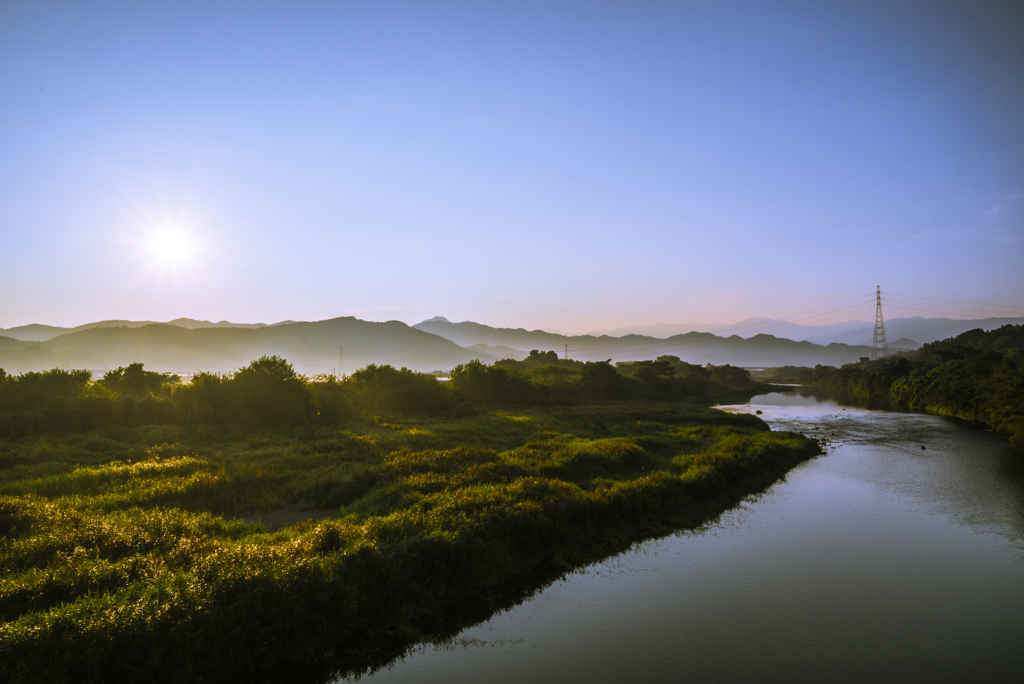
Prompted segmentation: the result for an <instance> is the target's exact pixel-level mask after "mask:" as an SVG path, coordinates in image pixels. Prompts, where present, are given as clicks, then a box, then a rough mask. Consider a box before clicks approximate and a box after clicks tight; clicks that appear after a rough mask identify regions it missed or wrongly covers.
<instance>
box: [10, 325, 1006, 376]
mask: <svg viewBox="0 0 1024 684" xmlns="http://www.w3.org/2000/svg"><path fill="white" fill-rule="evenodd" d="M752 321H755V322H754V323H751V322H747V323H749V324H750V325H755V324H759V325H762V326H763V329H772V326H776V325H777V324H778V323H780V322H778V321H772V320H771V319H752ZM1014 322H1024V319H984V320H981V321H958V320H951V319H923V318H911V319H894V320H893V321H890V322H888V323H886V329H887V331H890V332H889V339H892V338H893V337H896V336H897V335H900V336H902V335H904V334H907V332H909V333H910V334H916V335H917V336H916V337H913V338H911V337H910V336H909V335H907V337H903V338H902V339H898V340H895V341H893V342H890V343H889V349H890V351H895V350H899V349H907V350H910V349H916V348H917V347H919V346H920V345H919V344H918V342H921V341H926V342H930V341H934V340H936V339H944V338H946V337H950V336H953V335H956V334H959V333H960V332H964V331H966V330H971V329H974V328H986V329H991V328H995V327H999V326H1000V325H1003V324H1004V323H1014ZM781 323H785V322H784V321H783V322H781ZM786 325H790V324H786ZM736 328H737V326H732V329H733V330H735V329H736ZM905 331H906V332H905ZM872 333H873V328H851V329H848V330H845V331H840V332H836V333H833V334H832V335H831V336H830V337H831V338H842V340H840V339H829V338H828V337H827V338H818V340H817V341H818V342H825V344H819V343H815V341H808V340H794V339H789V338H787V337H780V336H773V335H771V334H765V333H757V334H753V335H751V336H749V337H743V336H741V335H738V334H734V335H730V336H727V337H724V336H719V335H715V334H713V333H711V332H703V331H700V332H698V331H690V332H686V333H679V334H674V335H670V336H668V337H656V336H653V335H642V334H635V333H633V334H624V335H619V336H612V335H563V334H559V333H552V332H547V331H544V330H524V329H522V328H494V327H491V326H487V325H483V324H480V323H474V322H470V321H467V322H462V323H452V322H450V321H448V320H447V319H445V318H443V317H440V316H438V317H434V318H431V319H429V320H426V321H423V322H421V323H417V324H416V325H414V326H409V325H406V324H405V323H401V322H399V321H389V322H386V323H375V322H370V321H363V320H359V319H357V318H352V317H344V318H333V319H329V320H324V321H316V322H295V321H282V322H279V323H274V324H271V325H267V324H263V323H255V324H236V323H230V322H228V321H220V322H218V323H211V322H209V321H197V320H193V319H186V318H182V319H177V320H174V321H170V322H168V323H155V322H152V321H99V322H96V323H89V324H86V325H81V326H78V327H76V328H57V327H53V326H44V325H27V326H21V327H18V328H11V329H8V330H0V368H4V369H6V370H7V371H8V372H13V373H17V372H23V371H29V370H47V369H50V368H55V367H60V368H87V369H90V370H93V371H96V372H97V373H99V372H102V371H105V370H110V369H113V368H117V367H119V366H126V365H128V364H130V363H133V362H137V361H138V362H142V363H144V364H145V366H146V367H147V368H148V369H150V370H155V371H164V372H176V373H191V372H194V371H195V370H197V369H198V370H204V371H223V372H231V371H234V370H236V369H238V368H240V367H243V366H245V365H248V363H249V362H250V361H252V360H253V359H256V358H258V357H260V356H262V355H264V354H276V355H278V356H282V357H284V358H285V359H287V360H288V361H290V362H291V363H292V364H293V365H294V366H295V368H296V370H298V371H299V372H301V373H304V374H307V375H312V374H316V373H324V372H333V373H339V374H340V373H345V372H349V373H351V372H352V371H354V370H356V369H359V368H362V367H365V366H367V365H369V364H371V363H375V364H390V365H393V366H396V367H400V366H406V367H408V368H411V369H413V370H418V371H424V372H429V371H434V370H450V369H451V368H453V367H454V366H456V365H458V364H460V363H466V362H468V361H471V360H473V359H478V360H480V361H483V362H485V363H491V362H493V361H495V360H498V359H501V358H523V357H525V356H526V355H527V354H529V352H530V351H531V350H534V349H537V350H540V351H555V352H556V353H558V354H559V355H560V356H568V357H570V358H574V359H578V360H584V361H603V360H608V359H610V360H612V361H633V360H643V359H653V358H657V357H658V356H661V355H672V356H678V357H679V358H681V359H682V360H684V361H688V362H690V363H698V364H702V365H703V364H706V363H712V364H716V365H721V364H732V365H736V366H745V367H752V368H762V367H770V366H783V365H798V366H814V365H817V364H819V363H820V364H824V365H831V366H839V365H842V364H844V363H849V362H851V361H856V360H857V359H858V358H860V357H864V356H870V355H871V347H870V342H871V338H872ZM915 340H916V341H915ZM847 341H856V342H861V343H860V344H849V343H848V342H847Z"/></svg>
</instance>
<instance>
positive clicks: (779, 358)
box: [413, 318, 871, 368]
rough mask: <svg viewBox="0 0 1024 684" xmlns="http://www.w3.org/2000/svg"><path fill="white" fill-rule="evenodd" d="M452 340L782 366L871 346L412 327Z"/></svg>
mask: <svg viewBox="0 0 1024 684" xmlns="http://www.w3.org/2000/svg"><path fill="white" fill-rule="evenodd" d="M413 327H414V328H417V329H419V330H423V331H425V332H430V333H433V334H435V335H438V336H440V337H444V338H446V339H449V340H451V341H452V342H454V343H455V344H458V345H459V346H462V347H472V348H475V349H483V348H484V347H483V346H479V345H486V348H490V349H494V348H501V347H505V348H511V349H513V350H516V351H518V352H520V353H521V354H522V355H523V356H525V355H526V353H527V352H528V351H530V350H533V349H537V350H540V351H554V352H556V353H557V354H558V355H559V356H562V355H563V354H567V355H568V356H569V358H574V359H577V360H583V361H603V360H607V359H610V360H612V361H637V360H644V359H654V358H657V357H658V356H663V355H669V356H678V357H679V358H680V359H682V360H683V361H687V362H689V363H697V364H701V365H703V364H705V363H712V364H715V365H723V364H731V365H734V366H746V367H752V368H756V367H770V366H785V365H810V366H814V365H817V364H819V363H820V364H825V365H833V366H834V365H842V364H844V363H850V362H852V361H856V360H857V359H858V358H860V357H862V356H870V355H871V347H870V346H850V345H845V344H833V345H828V346H822V345H815V344H813V343H811V342H806V341H802V342H797V341H794V340H789V339H785V338H780V337H774V336H772V335H755V336H753V337H751V338H749V339H744V338H742V337H739V336H738V335H733V336H731V337H719V336H717V335H713V334H711V333H704V332H690V333H686V334H685V335H673V336H672V337H669V338H657V337H648V336H645V335H624V336H622V337H611V336H608V335H602V336H594V335H556V334H553V333H549V332H545V331H543V330H524V329H523V328H492V327H490V326H487V325H483V324H481V323H474V322H472V321H466V322H463V323H451V322H450V321H448V320H444V319H442V320H438V319H437V318H434V319H429V320H426V321H422V322H420V323H417V324H416V325H414V326H413Z"/></svg>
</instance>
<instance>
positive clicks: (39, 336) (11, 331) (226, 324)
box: [0, 318, 295, 342]
mask: <svg viewBox="0 0 1024 684" xmlns="http://www.w3.org/2000/svg"><path fill="white" fill-rule="evenodd" d="M294 322H295V321H281V322H280V323H271V324H270V325H269V326H268V325H267V324H266V323H232V322H230V321H218V322H217V323H211V322H210V321H198V320H195V319H193V318H175V319H174V320H173V321H167V323H166V324H165V325H173V326H176V327H178V328H189V329H196V328H267V327H272V326H276V325H288V324H289V323H294ZM145 325H160V323H159V322H158V321H114V320H111V321H96V322H95V323H86V324H85V325H79V326H76V327H74V328H60V327H57V326H53V325H40V324H38V323H33V324H30V325H20V326H17V327H14V328H7V329H6V330H5V329H3V328H0V335H2V336H4V337H10V338H12V339H15V340H22V341H24V342H45V341H46V340H52V339H53V338H54V337H57V336H58V335H66V334H67V333H76V332H80V331H82V330H90V329H92V328H141V327H142V326H145Z"/></svg>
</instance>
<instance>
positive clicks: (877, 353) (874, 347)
mask: <svg viewBox="0 0 1024 684" xmlns="http://www.w3.org/2000/svg"><path fill="white" fill-rule="evenodd" d="M875 302H876V304H875V339H874V340H872V342H871V360H872V361H874V360H875V359H878V358H882V359H884V358H885V357H886V356H888V355H889V345H888V344H886V342H885V321H884V320H882V286H881V285H879V286H878V287H877V289H876V290H875Z"/></svg>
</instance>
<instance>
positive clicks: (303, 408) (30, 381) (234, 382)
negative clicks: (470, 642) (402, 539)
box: [0, 351, 760, 437]
mask: <svg viewBox="0 0 1024 684" xmlns="http://www.w3.org/2000/svg"><path fill="white" fill-rule="evenodd" d="M543 364H549V365H543ZM759 387H760V386H759V385H758V384H757V383H754V382H752V381H751V380H750V378H749V376H748V375H747V372H746V371H745V370H743V369H740V368H733V367H732V366H719V367H714V366H708V367H707V368H703V367H700V366H694V365H692V364H688V363H685V362H683V361H680V360H679V359H678V358H676V357H672V356H666V357H661V358H659V359H658V360H657V361H641V362H635V363H620V364H618V365H617V366H613V365H612V364H611V363H610V362H590V363H584V362H581V361H571V360H565V359H558V357H557V356H556V355H554V352H547V353H545V352H537V351H534V352H532V353H531V354H530V357H529V358H528V360H527V361H526V362H511V361H509V362H499V363H496V364H495V365H493V366H487V365H485V364H483V363H480V362H479V361H471V362H469V363H466V364H463V365H460V366H457V367H456V368H455V369H453V370H452V372H451V374H450V380H449V381H448V382H441V381H439V380H438V379H437V378H435V377H433V376H432V375H426V374H422V373H416V372H414V371H411V370H409V369H408V368H401V369H396V368H394V367H392V366H387V365H381V366H377V365H369V366H367V367H366V368H363V369H361V370H359V371H356V372H355V373H354V374H353V375H352V376H351V377H348V378H343V379H342V378H337V377H334V376H317V377H314V378H313V379H311V380H310V379H307V378H305V377H303V376H301V375H299V374H298V373H296V372H295V370H294V369H293V368H292V366H291V364H289V363H288V362H287V361H285V360H284V359H282V358H280V357H277V356H263V357H261V358H259V359H257V360H256V361H253V362H252V363H250V364H249V365H248V366H246V367H245V368H242V369H240V370H239V371H237V372H236V373H234V374H233V375H228V376H221V375H215V374H212V373H197V374H196V375H195V376H193V377H192V379H191V382H188V383H182V382H181V381H180V379H179V378H178V376H175V375H164V374H161V373H154V372H152V371H147V370H145V368H143V365H142V364H141V363H133V364H131V365H129V366H127V367H123V368H117V369H116V370H113V371H109V372H108V373H106V374H105V375H104V376H103V378H102V379H101V380H99V381H98V382H92V381H91V377H90V374H89V372H88V371H64V370H58V369H55V370H52V371H47V372H45V373H25V374H24V375H21V376H8V375H7V374H6V373H3V372H2V370H0V437H2V436H23V435H31V434H66V433H72V432H81V431H88V430H104V429H112V428H122V427H135V426H139V425H146V424H154V423H155V424H167V425H182V426H202V425H246V426H250V427H267V428H277V427H285V426H324V425H331V424H337V423H340V422H345V421H347V420H350V419H351V418H352V417H353V416H357V415H359V414H360V413H363V412H366V413H370V414H378V413H382V412H384V413H399V414H405V415H434V414H439V413H444V412H448V411H452V410H458V411H462V412H465V411H467V410H468V411H469V412H470V413H472V412H474V411H478V410H480V409H481V408H484V407H523V406H552V405H566V404H575V403H579V402H588V401H604V400H621V399H661V400H686V401H691V402H696V403H710V402H714V401H722V400H725V399H728V398H730V397H733V396H735V395H736V394H737V392H740V393H742V392H753V391H756V390H757V389H758V388H759Z"/></svg>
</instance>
